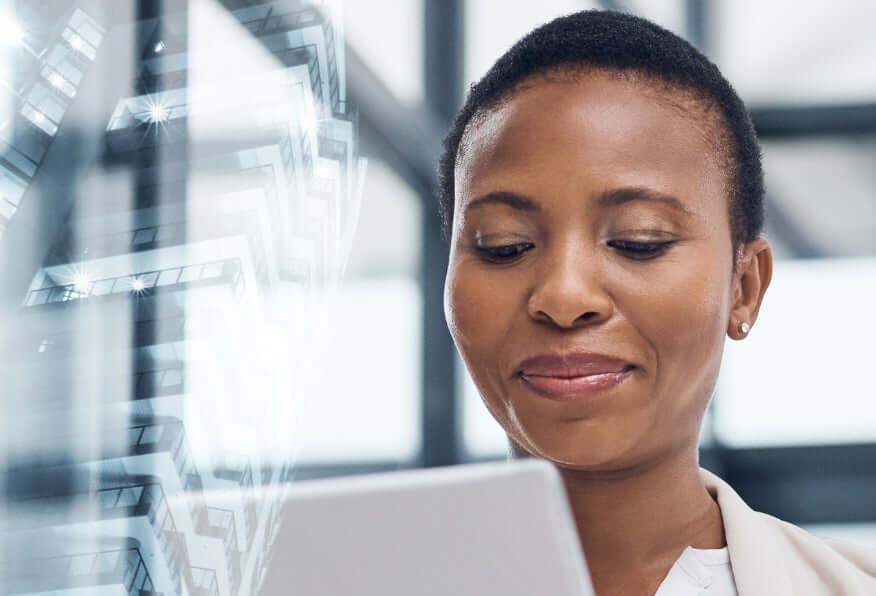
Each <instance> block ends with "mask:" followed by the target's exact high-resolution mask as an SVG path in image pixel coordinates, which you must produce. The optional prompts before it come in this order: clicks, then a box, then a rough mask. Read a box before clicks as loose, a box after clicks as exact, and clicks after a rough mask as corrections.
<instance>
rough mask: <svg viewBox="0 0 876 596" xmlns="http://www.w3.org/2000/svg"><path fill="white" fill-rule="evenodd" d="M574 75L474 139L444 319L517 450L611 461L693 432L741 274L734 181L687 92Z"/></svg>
mask: <svg viewBox="0 0 876 596" xmlns="http://www.w3.org/2000/svg"><path fill="white" fill-rule="evenodd" d="M567 79H568V80H562V81H555V80H549V79H547V78H545V77H537V78H534V79H532V80H530V81H528V83H527V84H525V85H524V86H522V87H521V88H520V89H519V90H517V91H516V92H515V93H514V94H513V96H512V97H511V98H510V99H509V100H507V101H506V102H505V103H504V104H503V105H502V106H501V107H500V108H498V109H496V110H494V111H493V112H491V113H489V115H487V116H486V117H485V118H484V119H482V120H479V121H478V123H477V124H475V125H474V126H473V127H470V129H469V131H468V132H467V133H466V135H465V138H464V141H463V145H462V148H461V153H460V156H459V158H458V160H457V165H456V170H455V180H456V195H455V213H454V221H453V234H452V239H451V252H450V265H449V270H448V273H447V280H446V285H445V312H446V316H447V321H448V324H449V327H450V331H451V333H452V335H453V338H454V340H455V342H456V345H457V347H458V348H459V351H460V353H461V354H462V357H463V359H464V360H465V363H466V365H467V366H468V369H469V371H470V373H471V376H472V378H473V379H474V382H475V384H476V385H477V387H478V389H479V391H480V394H481V396H482V397H483V400H484V402H485V403H486V405H487V407H488V408H489V410H490V412H491V413H492V414H493V416H494V417H495V418H496V420H497V421H498V422H499V423H500V424H501V425H502V427H503V428H504V429H505V431H506V433H507V434H508V436H509V438H510V439H511V440H512V441H513V442H514V443H516V444H517V445H518V446H520V447H522V448H523V449H525V450H526V451H528V452H530V453H532V454H534V455H538V456H541V457H544V458H547V459H549V460H552V461H554V462H556V463H557V464H560V465H563V466H565V467H572V468H579V469H588V470H599V469H604V470H609V469H618V468H621V467H627V466H632V465H637V464H642V463H646V462H648V461H649V460H651V459H652V458H655V457H658V456H659V455H660V454H663V453H667V452H669V451H670V450H675V449H680V448H683V447H686V446H689V445H691V444H695V442H696V438H697V434H698V432H699V426H700V421H701V419H702V415H703V412H704V410H705V407H706V404H707V402H708V399H709V397H710V395H711V393H712V390H713V388H714V385H715V381H716V378H717V374H718V367H719V363H720V360H721V353H722V348H723V342H724V336H725V333H726V332H727V330H728V325H730V324H731V323H732V321H731V319H732V314H731V312H730V311H731V302H732V298H733V295H734V286H735V285H736V284H737V283H738V282H737V280H736V276H735V275H734V268H733V248H732V243H731V236H730V226H729V219H728V209H727V188H726V177H725V173H724V171H723V170H722V168H721V165H720V163H719V161H718V158H717V153H716V132H715V125H714V124H713V122H714V120H713V118H714V116H707V115H706V114H705V110H704V109H703V108H701V107H698V106H697V105H696V104H694V103H693V102H691V100H689V99H686V98H685V97H684V96H683V95H681V94H675V93H674V92H671V91H667V90H665V89H662V90H661V89H659V88H657V87H653V86H651V85H650V84H648V83H645V82H634V81H630V80H623V79H620V78H619V77H611V76H607V75H605V74H600V73H591V74H582V75H580V76H579V77H576V78H575V79H571V78H568V77H567ZM736 323H738V321H736Z"/></svg>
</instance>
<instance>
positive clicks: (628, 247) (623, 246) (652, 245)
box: [607, 240, 673, 261]
mask: <svg viewBox="0 0 876 596" xmlns="http://www.w3.org/2000/svg"><path fill="white" fill-rule="evenodd" d="M607 244H608V246H610V247H611V248H613V249H615V250H617V251H618V252H619V253H621V254H623V255H624V256H626V257H628V258H630V259H633V260H636V261H647V260H649V259H654V258H656V257H659V256H660V255H662V254H663V253H664V252H666V250H667V249H668V248H669V247H670V246H672V244H673V243H672V241H666V240H664V241H661V242H632V241H629V240H609V241H608V243H607Z"/></svg>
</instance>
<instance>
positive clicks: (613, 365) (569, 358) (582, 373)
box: [517, 353, 635, 401]
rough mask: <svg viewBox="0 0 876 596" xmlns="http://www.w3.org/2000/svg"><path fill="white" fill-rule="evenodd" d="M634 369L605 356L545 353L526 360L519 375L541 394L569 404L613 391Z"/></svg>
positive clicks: (519, 370)
mask: <svg viewBox="0 0 876 596" xmlns="http://www.w3.org/2000/svg"><path fill="white" fill-rule="evenodd" d="M634 368H635V366H634V365H632V364H630V363H629V362H626V361H624V360H621V359H618V358H613V357H611V356H605V355H603V354H590V353H572V354H564V355H554V354H545V355H542V356H536V357H535V358H529V359H528V360H524V361H523V362H522V363H521V364H520V366H519V367H518V373H517V375H518V376H519V377H520V378H521V379H522V380H523V382H524V383H525V384H526V385H527V386H528V387H529V388H531V389H533V390H534V391H535V392H536V393H538V394H539V395H541V396H543V397H547V398H550V399H555V400H561V401H566V400H571V399H576V398H583V397H588V396H592V395H594V394H595V393H598V392H600V391H604V390H606V389H610V388H611V387H614V386H616V385H618V384H619V383H620V382H622V381H623V380H624V379H625V378H627V377H628V376H629V374H630V373H631V371H632V370H633V369H634Z"/></svg>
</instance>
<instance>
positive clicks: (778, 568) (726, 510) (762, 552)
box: [700, 468, 793, 596]
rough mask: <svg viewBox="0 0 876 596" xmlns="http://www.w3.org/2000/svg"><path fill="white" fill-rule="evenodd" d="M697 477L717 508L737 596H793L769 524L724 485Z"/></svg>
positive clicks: (702, 474) (709, 476) (703, 474)
mask: <svg viewBox="0 0 876 596" xmlns="http://www.w3.org/2000/svg"><path fill="white" fill-rule="evenodd" d="M700 477H701V478H702V480H703V483H704V484H705V485H706V489H707V490H708V491H709V493H710V494H711V495H712V496H713V497H714V498H715V500H716V501H717V502H718V506H719V507H720V508H721V517H722V518H723V520H724V534H725V536H726V538H727V550H728V551H729V552H730V565H731V567H732V568H733V578H734V580H735V582H736V589H737V590H738V592H739V596H761V595H769V596H793V591H792V586H791V579H790V575H789V572H788V569H787V567H786V564H785V561H784V557H783V556H782V549H781V545H780V544H779V543H778V542H777V536H776V535H775V534H774V533H773V531H772V528H771V527H770V526H769V524H766V523H764V520H763V519H762V517H761V515H760V514H759V513H757V512H756V511H754V510H752V509H751V508H750V507H749V506H748V505H746V504H745V501H743V500H742V498H741V497H740V496H739V495H738V494H736V491H734V490H733V489H732V488H731V487H730V485H728V484H727V483H726V482H724V481H723V480H721V479H720V478H718V477H717V476H715V475H714V474H712V473H711V472H709V471H708V470H704V469H702V468H700Z"/></svg>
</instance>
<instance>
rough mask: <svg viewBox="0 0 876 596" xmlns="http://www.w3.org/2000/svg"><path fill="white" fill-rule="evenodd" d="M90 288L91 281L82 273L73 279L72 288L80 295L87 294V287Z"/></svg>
mask: <svg viewBox="0 0 876 596" xmlns="http://www.w3.org/2000/svg"><path fill="white" fill-rule="evenodd" d="M90 286H91V280H90V279H88V276H87V275H85V274H83V273H78V274H76V276H75V277H74V278H73V288H74V289H75V290H76V291H77V292H80V293H85V292H88V289H89V287H90Z"/></svg>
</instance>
